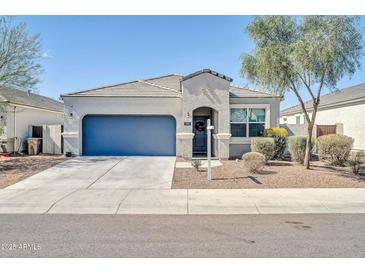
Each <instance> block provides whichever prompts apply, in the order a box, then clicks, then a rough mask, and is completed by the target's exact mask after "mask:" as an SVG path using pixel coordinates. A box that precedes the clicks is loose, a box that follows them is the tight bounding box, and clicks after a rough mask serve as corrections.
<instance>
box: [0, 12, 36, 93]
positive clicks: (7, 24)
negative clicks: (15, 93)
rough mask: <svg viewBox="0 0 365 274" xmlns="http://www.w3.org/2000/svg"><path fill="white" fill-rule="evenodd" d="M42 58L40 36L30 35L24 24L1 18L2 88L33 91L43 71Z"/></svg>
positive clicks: (10, 18) (0, 66) (0, 77)
mask: <svg viewBox="0 0 365 274" xmlns="http://www.w3.org/2000/svg"><path fill="white" fill-rule="evenodd" d="M40 57H41V43H40V40H39V35H38V34H35V35H30V34H29V33H28V31H27V25H26V23H24V22H21V23H18V24H14V22H13V19H12V17H8V16H5V17H0V86H12V87H17V88H21V89H33V88H34V87H35V86H36V85H37V84H38V82H39V76H40V73H41V70H42V68H41V65H40V64H39V63H38V61H39V59H40Z"/></svg>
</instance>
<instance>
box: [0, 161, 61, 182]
mask: <svg viewBox="0 0 365 274" xmlns="http://www.w3.org/2000/svg"><path fill="white" fill-rule="evenodd" d="M66 159H67V158H65V157H64V156H63V155H61V156H53V155H52V156H49V155H35V156H19V157H9V158H5V157H4V158H0V188H4V187H7V186H10V185H12V184H15V183H17V182H19V181H21V180H23V179H25V178H27V177H29V176H32V175H34V174H36V173H38V172H41V171H42V170H45V169H47V168H50V167H51V166H54V165H56V164H58V163H61V162H63V161H65V160H66Z"/></svg>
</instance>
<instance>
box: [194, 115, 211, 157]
mask: <svg viewBox="0 0 365 274" xmlns="http://www.w3.org/2000/svg"><path fill="white" fill-rule="evenodd" d="M208 119H209V117H205V116H199V117H194V119H193V133H194V139H193V153H194V154H200V153H202V154H204V153H207V120H208Z"/></svg>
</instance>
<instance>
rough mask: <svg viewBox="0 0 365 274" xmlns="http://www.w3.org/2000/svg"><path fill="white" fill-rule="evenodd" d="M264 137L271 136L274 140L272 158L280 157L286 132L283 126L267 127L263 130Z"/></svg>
mask: <svg viewBox="0 0 365 274" xmlns="http://www.w3.org/2000/svg"><path fill="white" fill-rule="evenodd" d="M264 137H272V138H274V142H275V153H274V155H273V157H272V158H273V159H280V158H282V156H283V155H284V152H285V147H286V139H287V137H288V132H287V130H286V129H285V128H281V127H277V128H267V129H265V130H264Z"/></svg>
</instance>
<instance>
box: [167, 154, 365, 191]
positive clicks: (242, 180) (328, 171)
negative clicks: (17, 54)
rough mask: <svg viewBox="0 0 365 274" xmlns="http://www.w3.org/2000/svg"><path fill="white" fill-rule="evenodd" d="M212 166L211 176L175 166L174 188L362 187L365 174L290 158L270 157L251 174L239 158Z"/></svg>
mask: <svg viewBox="0 0 365 274" xmlns="http://www.w3.org/2000/svg"><path fill="white" fill-rule="evenodd" d="M221 162H222V164H223V165H222V166H219V167H214V168H212V176H213V180H212V181H208V180H207V172H206V169H203V170H202V171H196V170H195V169H194V168H175V173H174V179H173V183H172V188H174V189H186V188H190V189H204V188H210V189H220V188H221V189H223V188H227V189H233V188H347V187H365V176H358V175H354V174H352V172H351V170H350V168H348V167H332V166H327V165H325V164H324V163H322V162H320V161H314V162H312V168H311V169H310V170H307V169H305V168H304V167H303V166H302V165H299V164H295V163H292V162H289V161H271V162H270V163H269V164H268V165H267V166H265V168H264V170H263V172H261V173H260V174H250V173H248V171H247V170H246V169H245V167H244V166H243V162H242V161H238V162H236V161H234V160H227V161H221Z"/></svg>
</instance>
